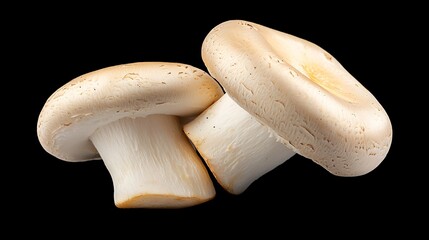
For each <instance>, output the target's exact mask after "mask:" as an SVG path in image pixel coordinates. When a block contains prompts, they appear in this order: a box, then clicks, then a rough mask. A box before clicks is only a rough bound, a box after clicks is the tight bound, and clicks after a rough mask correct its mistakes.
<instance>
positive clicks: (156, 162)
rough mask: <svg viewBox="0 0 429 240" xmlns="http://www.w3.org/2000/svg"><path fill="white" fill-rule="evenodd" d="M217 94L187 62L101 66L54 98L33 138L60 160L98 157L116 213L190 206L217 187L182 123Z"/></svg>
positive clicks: (215, 87)
mask: <svg viewBox="0 0 429 240" xmlns="http://www.w3.org/2000/svg"><path fill="white" fill-rule="evenodd" d="M222 95H223V91H222V89H221V87H220V86H219V84H218V83H217V82H216V81H215V80H214V79H213V78H211V77H210V76H209V75H208V74H207V73H206V72H204V71H202V70H200V69H198V68H195V67H193V66H190V65H186V64H181V63H173V62H136V63H130V64H122V65H116V66H111V67H106V68H103V69H99V70H96V71H93V72H89V73H87V74H84V75H81V76H79V77H77V78H75V79H73V80H71V81H70V82H68V83H67V84H65V85H64V86H62V87H61V88H59V89H58V90H57V91H56V92H54V93H53V94H52V95H51V96H50V97H49V99H48V100H47V101H46V103H45V105H44V106H43V108H42V110H41V112H40V115H39V119H38V123H37V134H38V138H39V141H40V143H41V145H42V146H43V148H44V149H45V150H46V151H47V152H48V153H50V154H51V155H53V156H55V157H57V158H59V159H61V160H64V161H68V162H82V161H89V160H96V159H102V160H103V162H104V164H105V166H106V168H107V170H108V171H109V173H110V176H111V178H112V181H113V187H114V202H115V205H116V206H117V207H118V208H182V207H188V206H192V205H196V204H200V203H203V202H206V201H208V200H210V199H212V198H213V197H214V196H215V189H214V186H213V183H212V181H211V178H210V175H209V173H208V170H207V169H206V167H205V165H204V163H203V161H202V160H201V159H200V157H199V156H198V153H197V152H196V150H195V148H194V147H193V146H192V144H191V143H190V141H189V139H188V138H187V137H186V135H185V134H184V132H183V129H182V123H181V119H183V118H189V117H192V116H195V115H197V114H199V113H200V112H202V111H203V110H205V109H206V108H207V107H208V106H209V105H211V104H212V103H213V102H215V101H216V100H217V99H219V98H220V97H221V96H222ZM182 117H183V118H182Z"/></svg>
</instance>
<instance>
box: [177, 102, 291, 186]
mask: <svg viewBox="0 0 429 240" xmlns="http://www.w3.org/2000/svg"><path fill="white" fill-rule="evenodd" d="M184 130H185V133H186V135H187V136H188V138H189V139H190V140H191V141H192V142H193V144H194V145H195V147H196V148H197V150H198V151H199V153H200V154H201V156H202V157H203V158H204V160H205V161H206V163H207V165H208V166H209V168H210V170H211V171H212V173H213V175H214V176H215V177H216V180H217V181H218V182H219V184H220V185H222V187H223V188H224V189H226V190H227V191H228V192H230V193H232V194H240V193H242V192H243V191H244V190H246V189H247V188H248V187H249V186H250V184H251V183H253V182H254V181H255V180H257V179H258V178H260V177H261V176H263V175H264V174H266V173H267V172H269V171H271V170H273V169H274V168H275V167H277V166H279V165H280V164H282V163H283V162H285V161H286V160H288V159H289V158H291V157H292V156H293V155H294V154H295V152H294V151H293V150H291V149H289V148H287V147H286V146H285V145H284V144H282V143H281V142H280V140H281V139H280V137H279V136H277V135H276V134H273V131H272V130H271V129H269V128H268V127H265V126H264V125H262V124H261V123H260V122H258V121H257V120H256V119H255V118H254V117H252V116H251V115H250V114H249V113H248V112H247V111H245V110H244V109H243V108H241V107H240V106H239V105H238V104H237V103H236V102H235V101H234V100H233V99H231V98H230V96H229V95H228V94H225V95H223V96H222V97H221V98H220V99H219V100H218V101H217V102H215V103H214V104H213V105H212V106H210V107H209V108H208V109H207V110H206V111H204V112H203V113H201V114H200V115H199V116H198V117H197V118H196V119H194V120H193V121H191V122H189V123H187V124H186V125H185V126H184Z"/></svg>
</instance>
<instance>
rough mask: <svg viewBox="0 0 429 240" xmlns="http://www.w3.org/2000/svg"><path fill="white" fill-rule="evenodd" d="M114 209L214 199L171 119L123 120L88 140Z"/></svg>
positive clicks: (204, 173) (200, 166)
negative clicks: (106, 176) (107, 181)
mask: <svg viewBox="0 0 429 240" xmlns="http://www.w3.org/2000/svg"><path fill="white" fill-rule="evenodd" d="M90 139H91V141H92V142H93V144H94V146H95V147H96V149H97V150H98V151H99V154H100V156H101V158H102V159H103V161H104V163H105V165H106V168H107V169H108V171H109V173H110V175H111V177H112V180H113V186H114V200H115V204H116V206H118V207H120V208H134V207H141V206H144V207H147V208H158V207H163V208H178V207H187V206H192V205H195V204H197V203H200V202H205V201H207V200H209V199H211V198H213V197H214V195H215V190H214V187H213V184H212V182H211V179H210V176H209V175H208V172H207V170H206V168H205V166H204V164H203V162H202V161H201V159H200V158H199V156H198V155H197V154H196V152H195V150H194V149H193V147H192V145H191V144H190V142H189V140H188V139H187V138H186V135H184V133H183V131H182V126H181V124H180V120H179V118H178V117H176V116H170V115H151V116H148V117H137V118H123V119H120V120H117V121H114V122H112V123H110V124H107V125H105V126H102V127H100V128H98V129H97V131H96V132H94V133H93V134H92V136H91V137H90Z"/></svg>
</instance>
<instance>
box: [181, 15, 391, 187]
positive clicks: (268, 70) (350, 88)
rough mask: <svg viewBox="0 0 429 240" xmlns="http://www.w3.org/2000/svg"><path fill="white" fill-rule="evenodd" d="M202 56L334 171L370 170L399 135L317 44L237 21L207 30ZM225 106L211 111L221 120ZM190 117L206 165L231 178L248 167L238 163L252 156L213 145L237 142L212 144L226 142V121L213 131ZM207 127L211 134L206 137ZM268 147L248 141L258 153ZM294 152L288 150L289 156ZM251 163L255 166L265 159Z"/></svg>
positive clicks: (236, 93) (299, 149)
mask: <svg viewBox="0 0 429 240" xmlns="http://www.w3.org/2000/svg"><path fill="white" fill-rule="evenodd" d="M202 58H203V61H204V63H205V65H206V67H207V69H208V72H209V73H210V74H211V76H212V77H214V78H215V79H216V80H217V81H218V82H219V83H220V84H221V85H222V86H223V88H224V90H225V91H226V95H228V96H229V97H230V98H231V99H232V100H234V102H235V103H236V104H238V105H239V106H240V107H241V108H242V109H244V110H245V111H247V112H248V113H249V114H250V115H251V116H252V117H254V118H255V119H256V120H257V121H258V122H260V123H261V124H262V125H264V126H265V127H266V128H267V129H268V130H267V132H269V133H270V134H272V135H274V136H275V138H276V139H277V140H278V141H280V142H281V143H283V144H284V145H285V146H287V147H288V148H289V149H290V150H291V151H293V152H296V153H298V154H300V155H302V156H304V157H306V158H308V159H311V160H313V161H314V162H315V163H317V164H319V165H320V166H322V167H323V168H325V169H326V170H327V171H329V172H330V173H332V174H333V175H337V176H360V175H364V174H367V173H369V172H370V171H372V170H373V169H375V168H376V167H377V166H378V165H379V164H380V163H381V162H382V161H383V159H385V157H386V155H387V153H388V151H389V149H390V146H391V142H392V126H391V122H390V119H389V117H388V115H387V113H386V111H385V110H384V109H383V107H382V106H381V104H380V103H379V102H378V101H377V99H376V98H375V97H374V96H373V95H372V93H370V92H369V91H368V90H367V89H366V88H365V87H364V86H363V85H362V84H361V83H360V82H359V81H358V80H356V79H355V78H354V77H353V76H352V75H351V74H350V73H349V72H348V71H347V70H346V69H345V68H344V67H343V66H342V65H341V64H340V63H339V62H338V61H337V60H336V59H335V58H334V57H333V56H332V55H330V54H329V53H328V52H326V51H325V50H324V49H322V48H321V47H319V46H317V45H315V44H314V43H311V42H309V41H307V40H304V39H301V38H298V37H295V36H293V35H290V34H287V33H283V32H280V31H277V30H275V29H272V28H269V27H265V26H262V25H260V24H256V23H253V22H249V21H242V20H230V21H226V22H223V23H220V24H219V25H217V26H216V27H215V28H213V29H212V30H211V31H210V32H209V33H208V35H207V36H206V38H205V39H204V42H203V45H202ZM226 112H227V108H226V107H223V108H222V109H221V108H220V107H219V108H218V109H214V110H213V111H211V112H210V117H212V116H217V118H220V119H219V120H217V122H219V123H220V122H222V123H225V122H228V121H229V118H231V116H230V115H231V114H232V113H227V114H225V113H226ZM190 124H193V125H194V126H192V127H187V126H185V130H186V132H187V135H188V137H190V139H191V140H192V141H193V142H194V144H195V146H196V147H197V149H198V151H199V152H200V153H201V155H202V156H203V157H204V158H205V160H206V161H207V165H208V166H209V167H213V166H214V168H215V172H216V174H215V175H217V176H222V174H221V173H220V171H222V169H223V171H227V172H228V174H225V175H229V176H222V178H225V181H232V180H231V179H228V178H231V176H230V175H231V172H234V171H241V170H240V168H237V167H236V166H244V164H245V163H244V161H245V160H246V159H242V160H240V161H243V163H236V162H234V161H229V160H228V161H226V160H225V161H222V160H221V159H215V160H213V159H212V158H211V157H210V156H211V155H212V153H213V152H214V153H216V154H219V153H218V152H216V151H224V152H226V151H230V150H231V149H233V148H234V146H235V145H234V144H233V145H231V146H229V145H228V146H227V147H224V148H220V149H214V148H211V147H210V146H208V144H211V143H209V142H215V143H217V142H223V141H224V138H225V137H228V136H229V133H228V132H226V131H227V130H228V131H231V129H230V127H228V128H225V129H224V130H222V127H223V126H222V125H221V126H217V125H216V130H217V131H224V132H221V133H217V134H214V133H212V132H213V131H212V130H208V129H210V126H209V125H208V124H205V123H203V121H201V120H198V122H195V123H190ZM246 127H247V125H241V126H240V125H238V126H236V127H235V128H234V129H233V130H234V131H237V132H239V133H245V132H246ZM203 129H207V130H203ZM204 131H210V132H211V133H210V134H209V135H205V136H204V141H201V139H202V137H201V135H204V134H203V133H202V132H204ZM254 135H255V136H254V139H258V138H260V137H261V138H266V135H267V133H266V134H264V135H261V136H260V135H259V133H255V134H254ZM211 138H216V139H211ZM227 141H229V142H231V141H230V140H227ZM257 141H261V140H260V139H258V140H257ZM249 142H250V140H249ZM243 144H244V143H243ZM248 144H250V143H248ZM249 146H250V145H249ZM265 147H266V144H261V145H252V146H251V147H249V148H251V152H252V153H257V152H258V151H261V150H264V148H265ZM249 148H247V150H248V149H249ZM221 154H223V153H221ZM234 154H236V155H239V154H242V153H241V152H238V153H234ZM289 156H290V154H289V155H288V154H286V153H285V157H284V159H286V158H287V157H289ZM252 161H253V160H252ZM252 161H251V162H252ZM279 162H280V161H279ZM279 162H277V163H279ZM231 164H232V166H230V165H231ZM267 164H269V163H267ZM274 165H275V164H274ZM271 166H273V165H271ZM246 167H247V168H254V169H255V170H253V171H256V169H257V168H259V167H260V163H258V164H255V165H248V166H246ZM246 171H247V172H251V171H252V170H249V169H247V170H246ZM232 174H234V173H232ZM239 176H240V175H239V174H237V177H239ZM221 181H223V180H221ZM241 189H242V188H241Z"/></svg>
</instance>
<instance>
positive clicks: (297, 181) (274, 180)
mask: <svg viewBox="0 0 429 240" xmlns="http://www.w3.org/2000/svg"><path fill="white" fill-rule="evenodd" d="M141 4H143V6H137V5H136V6H134V5H120V4H111V5H107V4H105V5H100V6H96V7H91V8H90V7H89V6H68V5H64V6H63V7H60V6H50V7H49V8H53V9H51V10H47V9H45V8H44V7H45V6H39V5H38V6H37V7H38V8H41V9H43V11H36V10H35V11H32V13H31V15H30V16H31V17H28V18H26V20H25V21H23V23H20V24H19V25H17V26H15V27H13V28H11V33H10V34H9V36H12V37H13V38H11V40H12V42H17V43H19V44H18V45H19V47H10V49H9V50H8V51H10V50H12V51H14V54H13V56H11V57H10V59H9V60H10V61H12V62H13V63H14V65H15V66H19V69H18V70H13V73H14V75H15V77H16V78H19V79H23V81H24V83H22V81H17V82H15V83H14V87H18V88H24V90H23V92H24V94H22V95H21V96H20V98H22V99H21V100H24V101H25V102H26V104H25V106H22V105H21V109H25V113H24V114H23V113H22V112H20V113H19V114H18V115H17V116H24V119H25V120H24V121H25V128H21V129H22V130H23V131H22V134H20V138H18V139H17V141H24V142H25V145H24V147H22V148H19V149H18V150H13V152H14V153H15V154H14V157H12V158H14V159H10V160H11V161H13V163H14V166H13V168H12V169H13V171H12V170H11V172H12V173H13V174H14V177H13V178H9V177H7V179H8V180H7V181H6V183H7V184H5V185H6V188H5V192H6V193H7V196H8V197H5V199H6V201H7V203H6V204H5V206H6V208H8V209H9V210H7V212H10V213H12V214H11V215H10V216H11V217H10V220H9V223H12V224H14V225H15V224H17V225H21V226H23V225H27V224H28V225H32V224H33V223H35V222H41V223H43V225H44V226H45V227H43V228H40V229H39V230H40V231H44V229H46V228H48V226H51V224H55V223H57V224H58V225H63V226H66V227H68V226H70V227H71V229H74V231H77V232H79V229H81V227H84V226H90V227H93V226H98V224H101V225H103V226H105V225H104V224H106V223H113V224H112V226H113V225H115V226H119V225H120V224H121V223H122V224H124V225H123V226H128V227H129V228H131V226H138V227H139V228H141V229H144V230H145V231H148V232H151V231H154V230H153V228H155V227H156V226H161V227H166V228H164V229H166V230H164V231H161V232H158V233H159V234H160V236H162V235H164V234H167V233H169V231H168V230H167V229H169V227H174V226H183V227H182V228H180V229H181V230H180V231H183V232H193V231H194V227H195V226H196V225H200V226H203V227H202V228H199V229H201V230H202V231H203V232H205V233H206V235H210V234H215V233H221V234H222V232H224V231H227V232H228V231H231V232H238V233H244V232H248V233H249V232H250V233H261V232H270V231H271V230H275V229H277V230H281V231H283V233H288V231H293V230H294V229H295V232H298V233H299V234H301V236H306V235H308V234H312V233H314V232H316V233H317V234H320V235H328V236H329V235H331V234H332V235H337V234H339V231H346V232H345V233H341V234H342V235H344V234H351V235H353V236H356V235H361V236H367V235H368V234H369V232H368V231H373V230H378V229H380V228H381V226H387V227H385V229H386V230H389V231H393V232H400V231H405V229H404V227H403V226H404V225H403V224H406V223H410V222H411V223H412V224H411V225H412V227H410V228H407V231H410V232H411V233H415V232H416V230H421V227H420V225H419V224H420V223H421V222H420V221H417V220H415V219H416V217H417V218H419V217H423V218H425V217H426V216H425V213H427V207H426V206H424V205H423V203H424V202H425V201H426V200H425V199H424V197H423V196H424V195H423V194H424V192H425V191H427V185H425V184H423V183H424V182H425V178H427V177H426V176H425V175H422V174H420V171H421V169H420V167H419V166H422V165H420V162H421V161H422V160H423V159H421V158H419V157H413V156H412V155H413V154H412V153H411V151H409V148H408V147H406V145H407V144H408V142H409V139H407V138H405V134H406V130H405V129H406V127H405V126H407V124H405V123H404V122H403V120H401V117H402V118H404V115H406V111H407V109H406V108H405V107H403V106H404V103H403V98H404V95H403V91H404V89H403V88H401V87H400V85H399V83H398V81H397V80H395V79H405V78H403V77H404V76H407V73H406V72H405V71H401V70H400V69H401V65H400V63H399V62H398V58H400V57H399V54H401V53H402V52H403V51H405V50H401V48H399V47H398V46H400V44H401V40H400V39H398V32H401V34H404V33H406V32H408V31H409V30H407V27H406V25H404V24H403V21H402V17H401V15H400V14H398V13H399V11H398V10H399V9H396V10H395V11H392V10H391V9H389V8H388V7H380V8H375V7H374V6H360V5H358V4H349V5H347V6H346V5H333V6H329V7H328V8H321V7H320V6H312V5H310V6H305V4H304V6H291V5H288V4H287V3H286V6H276V5H271V6H270V7H269V8H268V9H267V10H266V11H264V10H265V9H261V8H260V7H259V6H247V7H250V9H249V10H248V9H246V10H244V9H239V10H237V9H235V10H232V9H229V5H222V6H217V7H219V8H216V9H214V8H213V7H215V6H216V4H215V3H214V2H209V3H207V6H205V7H201V8H199V7H198V6H195V5H194V4H185V3H183V4H179V3H177V5H174V6H173V5H171V4H167V3H165V5H164V4H161V5H162V6H156V7H153V6H145V5H144V3H141ZM35 7H36V6H35ZM46 7H48V6H46ZM30 8H31V7H30ZM228 10H230V11H228ZM380 13H382V14H380ZM24 15H25V14H23V17H24ZM230 19H243V20H249V21H253V22H256V23H259V24H262V25H266V26H268V27H272V28H275V29H277V30H280V31H283V32H287V33H290V34H293V35H296V36H299V37H302V38H304V39H307V40H309V41H312V42H314V43H316V44H318V45H319V46H321V47H322V48H324V49H325V50H327V51H328V52H330V53H331V54H332V55H333V56H334V57H335V58H336V59H337V60H338V61H339V62H340V63H342V64H343V66H344V67H345V68H346V69H347V70H348V71H349V72H350V73H351V74H352V75H353V76H355V78H356V79H358V80H359V81H360V82H361V83H362V84H363V85H364V86H365V87H367V88H368V90H370V91H371V92H372V93H373V94H374V95H375V96H376V97H377V99H378V100H379V102H380V103H381V104H382V105H383V106H384V108H385V110H386V111H387V113H388V114H389V116H390V118H391V121H392V125H393V130H394V134H393V143H392V147H391V150H390V152H389V154H388V156H387V157H386V159H385V160H384V161H383V162H382V164H381V165H380V166H379V167H378V168H376V169H375V170H374V171H372V172H370V173H369V174H367V175H365V176H361V177H354V178H342V177H336V176H333V175H330V174H329V173H327V172H326V171H325V170H323V169H322V168H321V167H319V166H317V165H316V164H314V163H313V162H311V161H310V160H308V159H305V158H303V157H300V156H298V155H297V156H294V157H293V158H292V159H290V160H288V161H287V162H285V163H284V164H283V165H281V166H279V167H277V168H276V169H275V170H273V171H271V172H269V173H268V174H266V175H264V176H263V177H261V178H260V179H259V180H257V181H256V182H254V183H253V184H252V185H251V186H250V187H249V188H248V189H247V190H246V191H245V192H244V193H243V194H241V195H238V196H235V195H231V194H228V193H227V192H225V191H224V190H223V189H221V188H220V186H219V185H217V183H216V182H215V181H214V183H215V184H216V190H217V195H216V197H215V199H213V200H212V201H210V202H207V203H204V204H201V205H198V206H194V207H190V208H186V209H176V210H159V209H118V208H116V207H115V206H114V202H113V186H112V182H111V179H110V176H109V174H108V172H107V170H106V168H105V166H104V165H103V162H102V161H91V162H85V163H67V162H64V161H61V160H59V159H56V158H55V157H53V156H51V155H49V154H48V153H46V152H45V151H44V150H43V148H42V147H41V146H40V144H39V142H38V139H37V134H36V123H37V117H38V114H39V112H40V110H41V109H42V107H43V104H44V102H45V101H46V100H47V98H48V97H49V96H50V95H51V94H52V93H53V92H54V91H55V90H56V89H57V88H59V87H61V86H62V85H63V84H65V83H66V82H68V81H69V80H71V79H73V78H75V77H77V76H79V75H81V74H84V73H86V72H89V71H93V70H96V69H99V68H103V67H107V66H112V65H117V64H123V63H130V62H137V61H169V62H182V63H187V64H191V65H193V66H195V67H198V68H201V69H203V70H205V69H206V68H205V66H204V64H203V62H202V60H201V56H200V50H201V43H202V41H203V39H204V37H205V36H206V34H207V33H208V32H209V31H210V30H211V29H212V28H213V27H214V26H216V25H217V24H219V23H221V22H223V21H226V20H230ZM8 46H14V45H13V43H11V45H6V48H8ZM392 49H395V51H392ZM393 70H397V71H393ZM10 72H12V70H10ZM23 136H24V137H23ZM22 139H24V140H22ZM10 140H15V139H14V138H13V137H11V139H10ZM14 142H16V141H14ZM7 146H12V145H9V144H8V145H7ZM18 156H19V157H18ZM15 164H16V165H15ZM416 166H417V167H416ZM8 174H9V173H7V171H6V172H5V175H4V176H6V175H7V176H9V175H8ZM426 218H427V217H426ZM414 222H415V224H414ZM132 223H135V225H134V224H132ZM426 223H427V221H426ZM248 224H251V226H252V227H250V226H249V225H248ZM267 225H268V226H267ZM253 226H255V227H253ZM262 226H264V227H262ZM297 226H298V227H303V228H304V229H308V230H304V231H297V230H296V227H297ZM133 228H134V229H135V227H133ZM311 229H314V232H313V231H312V230H311ZM316 229H317V230H316ZM104 232H106V229H104ZM193 234H195V233H193ZM223 234H224V235H228V234H226V233H223ZM285 236H287V234H286V235H285ZM146 237H147V236H146Z"/></svg>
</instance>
